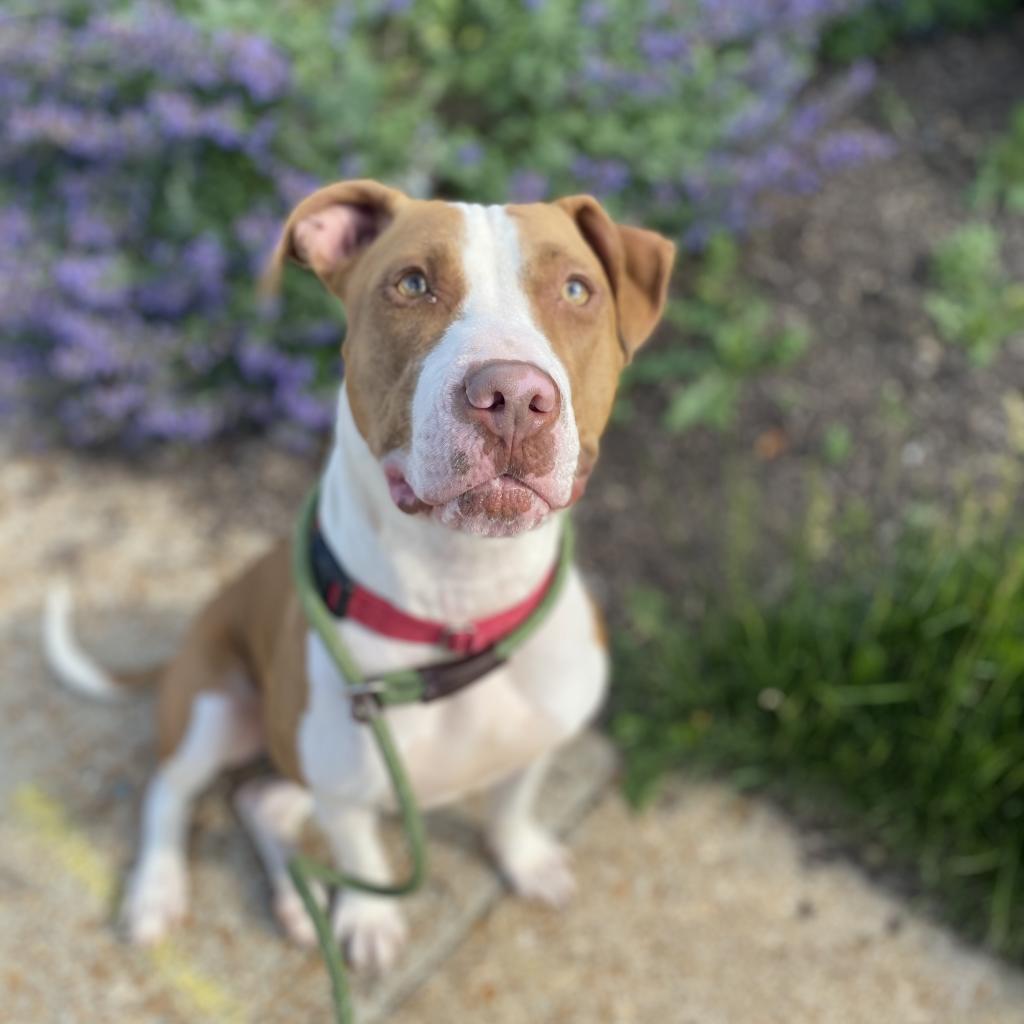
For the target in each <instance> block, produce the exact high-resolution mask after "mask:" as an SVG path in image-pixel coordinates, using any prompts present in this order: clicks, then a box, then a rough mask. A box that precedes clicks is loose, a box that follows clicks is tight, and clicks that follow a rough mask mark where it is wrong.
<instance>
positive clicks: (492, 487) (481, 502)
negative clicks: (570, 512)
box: [384, 459, 593, 536]
mask: <svg viewBox="0 0 1024 1024" xmlns="http://www.w3.org/2000/svg"><path fill="white" fill-rule="evenodd" d="M580 463H581V464H580V466H579V468H578V469H577V472H576V476H575V478H574V480H573V485H572V491H571V494H570V497H569V500H568V501H567V502H559V503H556V502H554V501H553V500H552V499H551V498H550V496H549V495H547V494H545V493H544V490H542V489H541V488H540V487H539V486H535V485H534V483H532V482H531V481H529V480H525V479H523V478H522V477H520V476H518V475H516V474H515V473H514V472H504V473H499V474H497V475H495V476H492V477H489V478H488V479H485V480H483V481H481V482H478V483H476V484H473V485H472V486H470V487H467V488H465V489H464V490H462V491H454V492H453V493H452V492H449V493H442V494H440V495H438V497H437V498H436V499H432V500H431V499H428V498H425V497H423V496H421V495H420V494H418V493H417V492H416V490H415V489H414V488H413V486H412V485H411V484H410V483H409V481H408V479H407V478H406V476H405V473H404V472H403V471H402V469H401V467H400V466H399V465H398V464H397V463H396V462H393V461H389V462H386V463H385V466H384V473H385V477H386V479H387V484H388V492H389V493H390V495H391V500H392V501H393V502H394V503H395V505H396V506H397V507H398V508H399V509H401V511H403V512H405V513H406V514H408V515H420V514H427V515H431V516H433V517H434V518H436V519H437V520H439V521H440V522H442V523H444V524H445V525H446V526H450V527H452V528H454V529H459V530H465V531H466V532H469V533H479V534H484V535H486V536H511V535H514V534H517V533H522V532H524V531H525V530H530V529H533V527H535V526H537V525H539V524H540V522H541V521H542V520H543V519H544V518H545V517H546V516H547V515H548V514H549V513H550V512H552V511H554V510H557V509H560V508H567V507H569V506H570V505H572V504H574V503H575V502H576V501H577V500H579V498H580V497H582V495H583V492H584V490H585V489H586V485H587V480H588V478H589V476H590V471H591V469H592V467H593V460H592V459H581V460H580Z"/></svg>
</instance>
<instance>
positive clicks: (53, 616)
mask: <svg viewBox="0 0 1024 1024" xmlns="http://www.w3.org/2000/svg"><path fill="white" fill-rule="evenodd" d="M43 652H44V654H45V656H46V662H47V664H48V665H49V666H50V670H51V671H52V672H53V674H54V675H55V676H56V677H57V678H58V679H59V680H60V682H61V683H62V684H63V685H64V686H66V687H67V688H68V689H69V690H75V691H76V692H77V693H83V694H85V695H86V696H89V697H97V698H99V699H101V700H116V699H117V698H119V697H122V696H123V695H124V690H123V688H122V687H120V686H118V684H117V682H116V681H115V680H114V679H113V678H112V677H111V676H110V675H109V674H108V673H107V672H104V671H103V669H102V668H100V666H99V665H97V664H96V662H94V661H93V660H92V659H91V658H90V657H89V655H88V654H86V653H85V651H84V650H83V649H82V647H81V646H80V645H79V643H78V641H77V639H76V638H75V634H74V629H73V628H72V624H71V588H70V587H69V586H68V585H67V584H66V583H58V584H57V585H56V586H54V587H52V588H51V589H50V592H49V593H48V594H47V595H46V607H45V609H44V611H43Z"/></svg>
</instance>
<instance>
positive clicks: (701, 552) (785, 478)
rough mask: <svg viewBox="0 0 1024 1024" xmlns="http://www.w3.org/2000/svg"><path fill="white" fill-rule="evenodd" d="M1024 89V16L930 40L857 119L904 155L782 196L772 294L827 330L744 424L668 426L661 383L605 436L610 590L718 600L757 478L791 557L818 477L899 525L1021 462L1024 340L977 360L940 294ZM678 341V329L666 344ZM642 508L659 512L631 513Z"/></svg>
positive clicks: (776, 548)
mask: <svg viewBox="0 0 1024 1024" xmlns="http://www.w3.org/2000/svg"><path fill="white" fill-rule="evenodd" d="M1022 99H1024V18H1018V19H1017V20H1016V21H1015V22H1013V23H1011V24H1010V25H1009V27H1004V28H1002V29H1001V30H1000V31H998V32H995V33H992V34H990V35H986V36H983V37H981V38H961V37H953V38H948V39H941V40H938V41H935V42H931V43H929V44H928V45H923V46H921V47H920V48H912V49H910V50H909V51H907V52H905V53H902V54H900V55H898V56H897V57H895V58H894V59H893V60H892V62H891V63H890V64H889V66H887V67H885V68H883V69H882V72H881V74H880V81H879V87H878V89H877V91H876V97H875V98H874V99H873V100H872V101H870V102H869V103H868V104H866V105H865V108H864V109H862V110H859V111H857V112H856V115H855V116H852V117H851V118H850V119H849V120H850V125H851V126H856V125H858V124H867V125H871V126H872V127H875V128H881V129H882V130H885V131H887V132H890V133H892V134H893V135H894V136H895V139H896V141H897V143H898V150H897V153H896V155H895V156H894V157H893V158H891V159H888V160H885V161H882V162H878V163H875V164H872V165H868V166H864V167H861V168H858V169H855V170H851V171H848V172H845V173H843V174H842V175H840V176H838V177H835V178H832V179H831V180H830V181H829V182H828V183H827V184H826V186H825V187H824V188H823V189H822V190H821V191H820V192H819V193H817V194H816V195H813V196H810V197H794V198H787V199H779V200H776V201H774V202H772V203H770V204H769V207H768V210H767V211H766V212H768V213H769V214H770V216H771V218H772V221H771V225H770V226H769V227H768V228H766V229H764V230H761V231H759V232H756V233H755V234H754V235H753V236H752V237H751V238H750V239H749V241H748V243H747V244H746V245H745V247H744V253H745V255H744V262H745V267H746V270H747V271H748V273H749V275H750V277H751V278H752V280H753V281H754V282H755V284H756V285H757V287H758V289H759V290H760V291H761V292H762V293H763V294H764V295H765V296H766V297H768V298H769V299H770V300H771V301H772V302H773V304H774V305H776V307H778V308H779V309H781V310H783V311H786V312H788V313H789V314H790V315H792V316H795V317H796V318H797V319H798V320H800V321H802V322H803V323H804V324H805V325H806V326H807V327H808V329H809V330H810V333H811V336H812V338H813V341H812V343H811V347H810V349H809V350H808V352H807V354H806V356H805V357H804V358H803V359H802V360H801V361H800V362H799V363H798V364H797V365H795V366H793V367H789V368H787V369H785V370H783V371H780V372H778V373H769V374H765V375H762V376H760V377H757V378H754V379H753V380H752V381H751V383H750V384H749V386H748V387H747V389H746V395H745V398H744V400H743V401H742V403H741V409H740V412H739V416H738V419H737V422H736V424H735V425H734V427H733V428H731V429H730V430H729V431H727V432H726V433H718V432H716V431H713V430H709V429H703V428H701V429H696V430H693V431H690V432H689V433H687V434H685V435H684V436H682V437H677V436H673V435H671V434H669V433H667V432H666V431H665V430H664V429H663V428H662V426H661V425H660V422H659V419H658V417H659V413H660V410H661V409H662V408H663V405H664V402H663V397H662V395H661V393H660V391H659V388H657V387H647V388H646V389H645V390H643V391H641V392H640V393H639V396H638V397H637V399H636V400H635V402H634V405H635V406H636V407H637V410H638V411H637V415H636V416H635V417H634V419H633V420H632V421H631V422H630V424H629V426H628V428H626V429H618V430H614V431H612V432H611V433H610V434H609V435H608V437H607V438H606V440H605V443H604V446H603V452H602V456H601V463H600V466H599V469H598V476H597V477H596V479H595V481H594V484H593V486H592V491H593V495H590V494H588V503H587V504H586V505H585V506H583V507H581V508H580V510H579V518H580V520H581V522H582V524H583V527H584V529H583V533H584V538H585V543H584V552H585V554H586V556H587V557H589V558H590V559H591V562H592V564H593V565H594V567H595V568H596V569H597V570H598V575H599V577H600V579H601V580H602V581H605V582H606V583H607V585H608V589H609V591H611V592H613V593H615V594H619V595H621V594H623V593H625V592H626V591H627V590H628V588H629V587H630V586H635V585H637V584H641V583H642V584H644V585H653V586H659V587H662V588H665V589H667V590H669V591H672V592H675V593H677V594H682V595H684V596H685V597H686V598H687V599H688V600H691V599H692V601H693V602H694V603H695V605H696V606H697V607H698V608H699V604H700V590H701V589H702V588H703V587H705V586H708V585H714V584H715V582H716V580H717V579H719V578H720V568H719V566H720V560H721V554H722V548H723V545H724V544H727V543H728V537H727V536H726V535H725V531H726V529H727V528H728V527H729V525H730V524H731V523H732V519H731V516H733V514H734V512H735V501H734V497H735V494H736V488H737V486H738V484H742V485H744V486H747V487H749V488H751V489H752V491H753V495H754V497H753V499H752V501H751V505H752V507H754V508H755V509H756V511H755V513H754V514H753V516H752V517H751V521H750V523H749V524H746V525H747V526H749V528H750V529H751V530H752V532H753V533H754V534H755V535H756V537H757V538H758V539H759V543H760V551H761V554H762V555H763V556H764V557H765V558H766V560H767V561H768V562H769V563H774V564H777V563H778V561H779V553H782V555H783V556H784V555H785V553H786V552H787V551H788V550H789V547H788V543H787V542H788V540H789V539H790V538H792V536H793V535H794V533H795V532H797V531H798V530H799V528H800V524H801V523H802V522H803V521H804V517H805V515H806V513H807V505H808V502H809V501H810V497H811V494H812V492H815V491H817V492H818V497H819V500H824V501H825V502H826V503H827V504H828V505H829V507H830V508H831V510H832V511H833V512H834V513H841V512H842V511H844V510H846V509H848V508H849V507H850V505H851V504H853V503H859V502H863V503H864V504H865V505H866V506H867V508H868V509H869V510H870V514H871V515H872V516H873V517H874V519H875V520H876V521H877V522H878V525H879V527H880V529H879V534H880V535H884V532H885V525H886V523H887V522H888V521H890V520H893V519H896V518H898V517H899V516H900V515H902V514H903V512H904V511H905V510H906V508H907V507H908V506H909V505H910V504H911V503H912V502H914V501H923V500H931V499H935V498H947V499H948V498H949V497H950V496H952V495H960V496H962V495H964V494H965V493H970V492H972V491H974V490H975V489H976V488H977V487H978V486H979V485H984V484H986V483H987V484H989V485H991V484H993V483H994V482H997V481H999V480H1001V479H1003V478H1004V477H1005V475H1006V473H1007V472H1008V471H1010V472H1012V467H1011V465H1010V464H1015V463H1017V462H1018V461H1019V454H1020V452H1019V450H1018V448H1017V447H1016V446H1015V444H1014V438H1013V434H1012V431H1010V429H1009V421H1008V419H1007V415H1006V410H1005V407H1004V403H1005V401H1006V398H1007V396H1008V395H1010V396H1019V395H1020V394H1021V392H1022V389H1024V344H1018V345H1014V346H1010V347H1009V348H1007V349H1006V350H1005V351H1004V352H1003V354H1002V355H1001V356H1000V357H998V358H997V359H996V360H995V361H994V362H993V363H992V364H991V366H989V367H987V368H985V369H978V368H976V367H973V366H971V365H970V364H969V362H968V360H967V359H966V357H965V356H964V354H963V352H962V351H961V350H959V349H957V348H954V347H951V346H949V345H947V344H944V343H943V342H942V341H941V340H940V339H939V338H938V336H937V335H936V332H935V330H934V328H933V326H932V325H931V323H930V321H929V320H928V318H927V316H926V314H925V313H924V311H923V308H922V299H923V296H924V293H925V291H926V290H927V287H928V281H927V274H926V269H927V259H928V255H929V253H930V252H931V251H932V250H933V248H934V246H935V244H936V243H937V242H938V241H940V240H941V239H942V238H944V237H945V236H946V235H947V234H948V233H949V232H950V231H951V230H953V229H954V228H956V227H957V226H959V225H960V224H962V223H963V222H964V221H965V220H968V219H970V218H971V217H972V216H973V215H974V214H973V213H972V211H971V209H970V204H969V201H968V194H967V193H968V189H969V186H970V184H971V182H972V180H973V178H974V175H975V173H976V171H977V166H978V161H979V160H980V159H981V157H982V155H983V153H984V152H985V151H986V149H987V147H988V146H989V145H990V144H991V142H992V141H993V139H994V138H996V137H997V136H998V135H999V133H1000V132H1001V131H1004V130H1005V129H1006V126H1007V124H1008V118H1009V114H1010V111H1011V110H1012V109H1013V106H1014V105H1015V103H1017V102H1020V101H1021V100H1022ZM997 224H998V228H999V230H1000V232H1001V234H1002V235H1003V236H1004V238H1005V253H1004V255H1005V256H1006V263H1007V268H1008V270H1009V271H1010V272H1011V273H1013V274H1014V276H1016V277H1017V278H1018V279H1020V280H1024V217H1016V218H1013V217H1001V218H1000V219H999V220H998V222H997ZM673 340H674V339H673V338H671V337H670V336H669V333H668V332H667V331H663V332H662V333H661V334H660V335H659V336H658V337H657V338H656V339H655V340H654V342H653V343H652V344H653V345H654V346H658V345H664V344H671V343H673ZM640 358H643V355H642V354H641V356H640ZM832 425H843V426H845V427H846V428H847V429H848V430H849V432H850V435H851V439H852V448H851V451H850V454H849V457H848V458H847V459H846V461H845V462H843V463H842V464H841V465H838V466H836V465H831V464H829V463H828V461H827V460H826V458H825V457H824V454H823V447H824V438H825V435H826V432H827V430H828V428H829V427H830V426H832ZM766 437H770V440H771V444H770V445H767V446H765V445H759V444H758V442H759V440H761V439H766ZM766 448H767V449H768V451H769V455H768V457H766V456H765V449H766ZM759 452H760V454H759ZM591 496H593V497H595V498H596V500H593V501H591V500H589V498H590V497H591ZM637 506H639V507H641V508H644V509H645V510H648V512H649V514H645V515H643V516H638V515H633V514H630V513H631V509H633V508H635V507H637ZM611 604H612V609H611V610H612V612H613V614H614V612H615V609H616V607H617V602H614V601H613V602H611Z"/></svg>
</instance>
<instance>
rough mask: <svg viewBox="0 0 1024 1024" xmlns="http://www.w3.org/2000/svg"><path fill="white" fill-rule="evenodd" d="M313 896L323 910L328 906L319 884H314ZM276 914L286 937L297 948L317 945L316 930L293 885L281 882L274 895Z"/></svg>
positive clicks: (289, 880)
mask: <svg viewBox="0 0 1024 1024" xmlns="http://www.w3.org/2000/svg"><path fill="white" fill-rule="evenodd" d="M312 890H313V896H314V898H315V899H316V901H317V903H318V904H319V905H320V907H321V908H323V907H326V906H327V894H326V893H325V892H324V887H323V886H322V885H320V884H319V883H316V882H314V883H312ZM274 914H275V916H276V917H277V921H278V924H280V925H281V927H282V929H284V933H285V935H287V936H288V938H289V939H290V940H291V941H292V942H294V943H295V944H296V945H297V946H301V947H302V948H303V949H310V948H312V947H313V946H315V945H316V929H315V928H314V927H313V921H312V918H310V916H309V912H308V911H307V910H306V905H305V903H303V902H302V897H301V896H299V893H298V890H297V889H296V888H295V886H294V885H292V883H291V879H287V880H286V881H284V882H281V883H280V884H279V886H278V888H277V889H276V891H275V893H274Z"/></svg>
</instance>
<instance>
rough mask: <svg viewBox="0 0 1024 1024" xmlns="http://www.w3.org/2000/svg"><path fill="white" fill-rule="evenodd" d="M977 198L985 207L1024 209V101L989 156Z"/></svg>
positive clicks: (977, 201) (977, 183) (979, 179)
mask: <svg viewBox="0 0 1024 1024" xmlns="http://www.w3.org/2000/svg"><path fill="white" fill-rule="evenodd" d="M974 201H975V203H976V204H977V205H978V206H980V207H982V208H983V209H989V210H991V209H997V208H1005V209H1006V210H1009V211H1010V212H1011V213H1024V105H1021V106H1019V107H1017V109H1016V110H1015V111H1014V113H1013V117H1012V118H1011V120H1010V128H1009V131H1007V133H1006V135H1005V136H1003V138H1001V139H1000V140H999V141H998V142H997V143H996V144H995V145H994V146H993V147H992V149H991V150H990V151H989V153H988V155H987V156H986V157H985V160H984V162H983V163H982V166H981V171H980V173H979V174H978V179H977V181H976V182H975V185H974Z"/></svg>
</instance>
